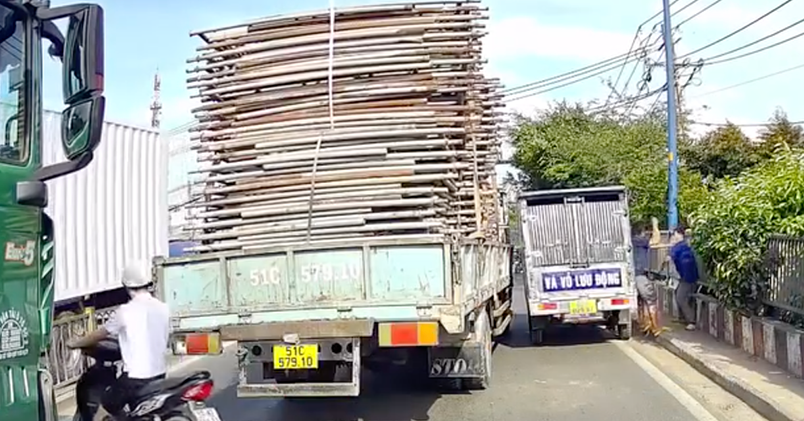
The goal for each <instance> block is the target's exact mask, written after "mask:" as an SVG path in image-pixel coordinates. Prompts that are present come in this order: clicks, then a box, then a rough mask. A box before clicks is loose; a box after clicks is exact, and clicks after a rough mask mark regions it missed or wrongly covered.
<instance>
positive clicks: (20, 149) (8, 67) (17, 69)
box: [0, 4, 28, 164]
mask: <svg viewBox="0 0 804 421" xmlns="http://www.w3.org/2000/svg"><path fill="white" fill-rule="evenodd" d="M0 25H2V26H0V124H2V126H0V162H7V163H12V164H22V163H24V162H25V161H26V160H27V153H28V151H27V149H28V148H27V144H26V143H27V142H25V137H24V136H23V133H24V132H23V124H24V123H25V119H20V118H18V117H19V116H20V110H22V109H23V100H24V98H25V89H24V83H23V77H22V75H23V66H22V64H23V51H24V48H23V47H24V45H23V19H22V16H21V14H20V13H19V12H17V11H16V10H14V9H12V8H9V7H7V6H4V5H2V4H0Z"/></svg>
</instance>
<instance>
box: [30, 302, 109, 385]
mask: <svg viewBox="0 0 804 421" xmlns="http://www.w3.org/2000/svg"><path fill="white" fill-rule="evenodd" d="M115 309H116V307H115V308H107V309H102V310H95V309H93V308H87V309H86V310H85V311H84V313H82V314H67V315H63V316H60V317H58V318H57V319H56V320H54V321H53V328H52V330H51V335H50V348H49V349H48V350H47V353H46V357H47V362H48V369H49V370H50V373H51V375H52V376H53V383H54V384H53V385H54V388H55V389H57V390H60V389H64V388H66V387H68V386H70V385H72V384H73V383H75V381H76V380H78V378H79V377H80V376H81V374H83V373H84V371H85V370H86V369H87V367H88V361H87V358H86V357H84V356H83V355H82V354H81V351H79V350H73V349H69V348H67V342H69V340H70V339H72V338H75V337H80V336H83V335H85V334H86V333H87V332H91V331H92V330H94V329H96V328H97V326H100V325H103V324H104V323H105V322H106V321H107V320H109V317H111V315H112V314H113V313H114V311H115Z"/></svg>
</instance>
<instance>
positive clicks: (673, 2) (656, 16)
mask: <svg viewBox="0 0 804 421" xmlns="http://www.w3.org/2000/svg"><path fill="white" fill-rule="evenodd" d="M696 1H698V0H693V2H692V3H695V2H696ZM678 2H679V0H673V1H672V2H671V3H670V7H673V6H674V5H675V4H676V3H678ZM692 3H690V4H688V5H687V6H684V7H683V8H682V9H681V10H684V9H686V8H687V7H688V6H690V5H691V4H692ZM661 15H662V11H661V10H659V11H658V12H656V13H654V14H653V16H651V17H649V18H647V19H645V21H644V22H642V23H640V24H639V28H642V27H643V26H645V25H647V24H648V23H650V21H652V20H654V19H656V18H658V17H659V16H661Z"/></svg>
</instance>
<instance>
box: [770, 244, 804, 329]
mask: <svg viewBox="0 0 804 421" xmlns="http://www.w3.org/2000/svg"><path fill="white" fill-rule="evenodd" d="M767 270H768V272H767V274H768V278H767V281H768V283H767V286H766V290H765V297H764V301H765V304H766V305H768V306H770V307H773V308H774V309H775V310H777V311H776V313H779V314H775V316H777V317H780V318H782V319H790V318H792V317H794V316H798V317H802V316H804V238H800V237H799V238H796V237H788V236H783V235H774V236H772V237H771V239H770V241H769V242H768V254H767ZM798 317H797V318H798ZM785 321H788V320H785Z"/></svg>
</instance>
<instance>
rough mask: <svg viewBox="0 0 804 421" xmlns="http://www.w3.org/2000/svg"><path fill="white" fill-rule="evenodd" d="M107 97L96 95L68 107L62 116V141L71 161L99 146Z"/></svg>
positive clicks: (65, 152) (65, 153)
mask: <svg viewBox="0 0 804 421" xmlns="http://www.w3.org/2000/svg"><path fill="white" fill-rule="evenodd" d="M105 106H106V98H104V97H102V96H95V97H91V98H87V99H84V100H82V101H81V102H78V103H75V104H73V105H70V106H69V107H67V108H66V109H65V110H64V111H63V112H62V116H61V143H62V147H63V148H64V155H65V156H66V157H67V159H69V160H70V161H72V160H74V159H76V158H78V157H79V156H81V155H83V154H85V153H87V152H92V151H94V150H95V148H97V147H98V144H99V143H100V141H101V135H102V131H103V113H104V108H105Z"/></svg>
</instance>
